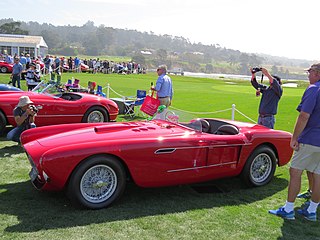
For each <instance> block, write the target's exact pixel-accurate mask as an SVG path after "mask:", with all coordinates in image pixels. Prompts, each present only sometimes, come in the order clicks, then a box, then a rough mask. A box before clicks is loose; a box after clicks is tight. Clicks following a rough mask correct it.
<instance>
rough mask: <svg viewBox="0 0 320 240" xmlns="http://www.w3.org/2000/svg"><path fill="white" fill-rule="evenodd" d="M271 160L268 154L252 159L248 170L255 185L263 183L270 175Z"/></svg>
mask: <svg viewBox="0 0 320 240" xmlns="http://www.w3.org/2000/svg"><path fill="white" fill-rule="evenodd" d="M271 169H272V160H271V158H270V156H269V155H268V154H265V153H262V154H259V155H258V156H256V157H255V158H254V160H253V161H252V164H251V168H250V176H251V178H252V180H253V181H255V182H257V183H261V182H264V181H265V180H266V179H267V178H268V177H269V176H270V173H271Z"/></svg>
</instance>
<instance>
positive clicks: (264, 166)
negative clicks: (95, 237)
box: [241, 146, 276, 187]
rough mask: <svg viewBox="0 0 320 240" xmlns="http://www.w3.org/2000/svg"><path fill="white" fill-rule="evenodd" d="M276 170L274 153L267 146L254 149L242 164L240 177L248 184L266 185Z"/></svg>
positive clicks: (255, 185)
mask: <svg viewBox="0 0 320 240" xmlns="http://www.w3.org/2000/svg"><path fill="white" fill-rule="evenodd" d="M275 170H276V155H275V153H274V151H273V150H272V149H271V148H270V147H267V146H261V147H259V148H257V149H255V150H254V151H253V152H252V153H251V155H250V156H249V158H248V159H247V162H246V164H245V166H244V169H243V171H242V174H241V177H242V179H243V180H244V182H245V183H246V184H247V185H248V186H251V187H252V186H253V187H258V186H263V185H266V184H267V183H269V182H270V181H271V179H272V178H273V175H274V172H275Z"/></svg>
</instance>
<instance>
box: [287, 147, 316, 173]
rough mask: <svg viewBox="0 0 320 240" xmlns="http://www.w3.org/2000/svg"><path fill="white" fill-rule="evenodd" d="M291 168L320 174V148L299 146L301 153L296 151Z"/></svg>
mask: <svg viewBox="0 0 320 240" xmlns="http://www.w3.org/2000/svg"><path fill="white" fill-rule="evenodd" d="M291 167H292V168H295V169H299V170H307V171H309V172H312V173H316V174H320V147H316V146H312V145H309V144H302V143H300V144H299V151H294V153H293V157H292V160H291Z"/></svg>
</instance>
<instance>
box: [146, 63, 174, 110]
mask: <svg viewBox="0 0 320 240" xmlns="http://www.w3.org/2000/svg"><path fill="white" fill-rule="evenodd" d="M157 74H158V76H159V77H158V79H157V82H156V86H151V90H153V91H157V95H158V99H159V100H160V105H165V106H166V107H169V106H170V105H171V101H172V97H173V88H172V81H171V78H170V77H169V76H168V75H167V66H166V65H160V66H159V67H158V69H157Z"/></svg>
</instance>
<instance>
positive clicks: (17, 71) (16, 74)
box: [11, 58, 23, 88]
mask: <svg viewBox="0 0 320 240" xmlns="http://www.w3.org/2000/svg"><path fill="white" fill-rule="evenodd" d="M22 71H23V66H22V64H21V63H20V59H19V58H15V59H14V65H13V67H12V73H11V79H12V85H13V86H14V87H15V86H16V83H18V88H21V87H20V80H21V73H22Z"/></svg>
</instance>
